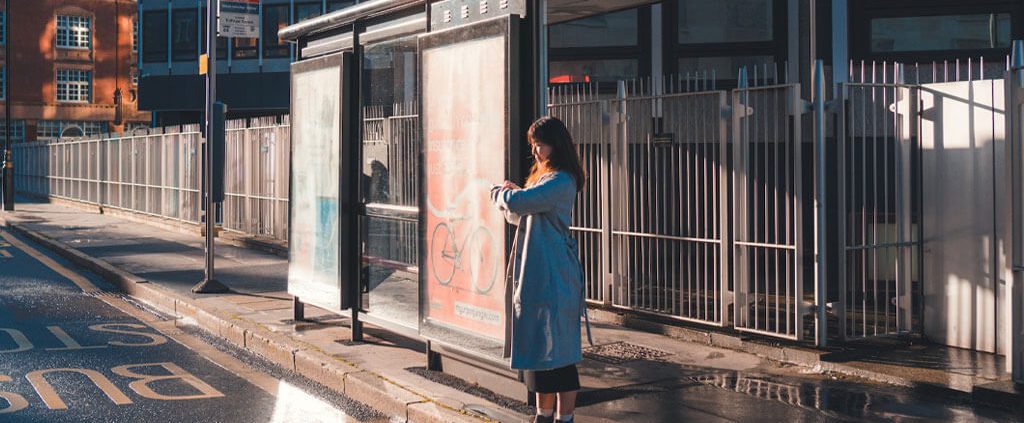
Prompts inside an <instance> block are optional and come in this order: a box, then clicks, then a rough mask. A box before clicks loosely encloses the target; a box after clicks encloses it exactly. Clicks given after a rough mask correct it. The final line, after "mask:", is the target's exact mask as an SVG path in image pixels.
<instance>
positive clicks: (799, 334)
mask: <svg viewBox="0 0 1024 423" xmlns="http://www.w3.org/2000/svg"><path fill="white" fill-rule="evenodd" d="M789 89H790V100H789V102H788V104H789V105H790V108H791V110H790V111H789V113H790V116H791V119H792V129H791V130H790V142H792V143H793V151H794V154H795V157H794V160H793V166H794V169H793V174H794V175H795V178H799V179H797V182H796V183H795V184H794V188H795V191H796V195H795V197H796V206H794V208H795V210H794V211H795V216H794V223H793V228H794V234H793V236H794V238H795V240H794V247H795V248H796V253H795V254H794V263H793V268H794V273H795V275H796V277H795V278H794V283H793V292H794V298H796V301H795V303H794V320H796V331H795V336H796V338H797V339H802V338H803V333H804V323H803V320H804V319H803V312H802V311H801V310H800V309H801V307H800V304H801V301H803V283H804V272H803V268H802V267H801V266H802V263H804V248H803V244H804V242H803V207H804V203H805V202H804V200H803V188H802V185H803V184H802V183H801V182H800V179H802V178H803V152H802V146H803V140H802V139H801V137H800V128H801V116H802V115H803V113H801V112H802V111H801V110H797V109H796V108H797V105H798V104H801V102H800V89H799V86H798V85H791V86H790V87H789Z"/></svg>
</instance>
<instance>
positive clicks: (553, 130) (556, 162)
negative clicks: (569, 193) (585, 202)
mask: <svg viewBox="0 0 1024 423" xmlns="http://www.w3.org/2000/svg"><path fill="white" fill-rule="evenodd" d="M526 136H527V138H529V140H530V143H531V144H533V143H534V142H539V143H541V144H546V145H548V146H550V147H551V155H549V156H548V159H547V161H545V162H544V163H541V162H537V161H534V163H533V166H531V167H530V176H528V177H527V178H526V186H531V185H533V184H534V183H536V182H537V181H538V180H539V179H540V177H541V176H543V175H545V174H547V173H548V172H553V171H556V170H557V171H562V172H566V173H568V174H570V175H572V178H573V179H574V180H576V191H577V192H579V191H581V190H583V186H584V185H585V184H586V183H587V173H586V172H585V171H584V170H583V166H582V165H581V164H580V156H579V154H577V153H576V147H575V146H574V145H573V143H572V135H571V134H569V129H568V128H566V127H565V123H562V121H561V120H559V119H558V118H556V117H552V116H544V117H542V118H540V119H537V120H536V121H534V122H533V124H532V125H530V130H529V131H527V132H526Z"/></svg>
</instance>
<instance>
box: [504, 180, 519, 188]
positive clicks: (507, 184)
mask: <svg viewBox="0 0 1024 423" xmlns="http://www.w3.org/2000/svg"><path fill="white" fill-rule="evenodd" d="M501 189H522V188H520V187H519V185H516V183H515V182H512V181H507V180H506V181H505V183H504V184H503V185H502V186H501Z"/></svg>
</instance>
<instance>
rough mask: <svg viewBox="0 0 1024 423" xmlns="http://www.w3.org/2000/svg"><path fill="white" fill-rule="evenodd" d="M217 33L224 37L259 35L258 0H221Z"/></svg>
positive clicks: (251, 36)
mask: <svg viewBox="0 0 1024 423" xmlns="http://www.w3.org/2000/svg"><path fill="white" fill-rule="evenodd" d="M218 15H219V17H218V18H217V35H218V36H220V37H225V38H258V37H259V36H260V0H222V1H221V2H220V12H219V13H218Z"/></svg>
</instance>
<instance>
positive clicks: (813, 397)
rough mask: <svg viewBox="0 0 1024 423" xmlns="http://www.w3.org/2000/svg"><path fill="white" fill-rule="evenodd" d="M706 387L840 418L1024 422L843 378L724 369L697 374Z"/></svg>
mask: <svg viewBox="0 0 1024 423" xmlns="http://www.w3.org/2000/svg"><path fill="white" fill-rule="evenodd" d="M690 380H692V381H694V382H697V383H700V384H702V385H708V386H714V387H717V388H721V389H724V390H728V391H732V392H737V393H741V394H746V395H749V396H752V397H756V398H759V399H763V400H768V401H777V402H781V403H784V404H787V405H790V406H794V407H799V408H803V409H806V410H812V411H817V412H820V413H822V414H824V415H826V416H829V417H834V418H837V419H844V420H849V419H855V420H889V421H944V422H1008V421H1021V420H1020V419H1021V418H1020V417H1018V416H1014V415H1013V414H1011V413H1009V412H1004V411H1001V410H994V409H990V408H987V407H986V408H984V409H980V408H973V407H972V405H971V404H966V403H961V402H959V401H957V400H955V399H950V398H942V397H938V396H927V395H925V394H923V393H920V392H914V391H912V390H911V389H910V388H899V387H878V386H872V385H865V384H857V383H851V382H843V381H821V382H803V383H795V384H794V383H782V382H779V381H777V380H775V379H773V378H772V377H770V376H766V375H754V374H744V373H740V372H723V373H715V374H703V375H698V376H691V377H690Z"/></svg>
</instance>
